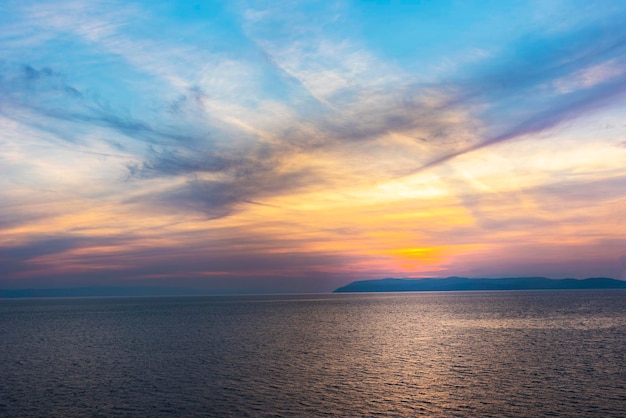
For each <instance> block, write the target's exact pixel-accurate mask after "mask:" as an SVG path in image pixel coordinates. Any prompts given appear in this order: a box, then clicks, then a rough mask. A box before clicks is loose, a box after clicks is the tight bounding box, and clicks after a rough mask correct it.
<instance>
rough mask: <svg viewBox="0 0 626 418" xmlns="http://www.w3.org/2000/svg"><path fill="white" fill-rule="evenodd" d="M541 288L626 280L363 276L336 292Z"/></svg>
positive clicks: (625, 285)
mask: <svg viewBox="0 0 626 418" xmlns="http://www.w3.org/2000/svg"><path fill="white" fill-rule="evenodd" d="M539 289H626V281H622V280H615V279H609V278H606V277H593V278H589V279H584V280H577V279H560V280H555V279H548V278H545V277H511V278H503V279H481V278H473V279H469V278H466V277H448V278H445V279H433V278H431V279H377V280H361V281H356V282H352V283H350V284H348V285H346V286H343V287H340V288H338V289H336V290H335V292H423V291H445V290H539Z"/></svg>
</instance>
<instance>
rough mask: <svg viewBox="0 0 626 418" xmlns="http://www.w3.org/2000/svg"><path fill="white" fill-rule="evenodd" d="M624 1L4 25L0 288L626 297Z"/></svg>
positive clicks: (140, 14) (67, 7) (47, 5)
mask: <svg viewBox="0 0 626 418" xmlns="http://www.w3.org/2000/svg"><path fill="white" fill-rule="evenodd" d="M625 21H626V2H624V1H621V0H616V1H609V0H606V1H589V0H584V1H575V0H563V1H550V0H537V1H530V0H522V1H502V0H497V1H445V0H441V1H395V2H394V1H386V2H376V1H363V2H356V1H323V2H307V1H294V2H283V1H228V2H226V1H216V2H211V1H180V2H172V1H167V2H166V1H145V2H139V1H126V0H125V1H119V2H117V1H110V0H107V1H28V0H3V1H2V2H1V4H0V288H49V287H71V286H93V285H116V286H118V285H133V286H134V285H144V284H150V285H168V286H169V285H172V286H187V287H196V288H202V289H210V290H220V291H250V292H257V291H276V292H314V291H330V290H332V289H334V288H335V287H338V286H340V285H343V284H345V283H347V282H350V281H352V280H357V279H369V278H382V277H447V276H454V275H458V276H468V277H508V276H547V277H552V278H564V277H573V278H585V277H590V276H608V277H614V278H617V279H626V25H625V24H624V22H625Z"/></svg>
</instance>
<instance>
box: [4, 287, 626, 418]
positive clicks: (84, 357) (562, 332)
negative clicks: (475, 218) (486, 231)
mask: <svg viewBox="0 0 626 418" xmlns="http://www.w3.org/2000/svg"><path fill="white" fill-rule="evenodd" d="M0 416H2V417H318V416H319V417H324V416H338V417H417V416H427V417H501V416H503V417H542V416H560V417H576V416H580V417H592V416H597V417H624V416H626V291H625V290H600V291H598V290H570V291H563V290H559V291H511V292H507V291H491V292H424V293H379V294H314V295H262V296H219V297H217V296H216V297H206V296H202V297H146V298H67V299H15V300H0Z"/></svg>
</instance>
